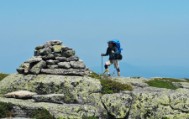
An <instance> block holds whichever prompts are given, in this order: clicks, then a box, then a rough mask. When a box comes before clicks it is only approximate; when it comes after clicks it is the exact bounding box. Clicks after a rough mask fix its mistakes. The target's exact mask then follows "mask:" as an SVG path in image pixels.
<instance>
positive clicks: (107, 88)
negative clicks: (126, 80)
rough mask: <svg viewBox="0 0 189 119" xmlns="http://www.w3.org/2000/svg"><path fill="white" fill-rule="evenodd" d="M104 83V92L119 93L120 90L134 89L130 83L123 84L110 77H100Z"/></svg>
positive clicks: (102, 83)
mask: <svg viewBox="0 0 189 119" xmlns="http://www.w3.org/2000/svg"><path fill="white" fill-rule="evenodd" d="M100 82H101V85H102V91H101V93H102V94H113V93H119V92H120V91H124V90H129V91H131V90H132V87H131V86H130V85H128V84H122V83H119V82H116V81H113V80H110V79H100Z"/></svg>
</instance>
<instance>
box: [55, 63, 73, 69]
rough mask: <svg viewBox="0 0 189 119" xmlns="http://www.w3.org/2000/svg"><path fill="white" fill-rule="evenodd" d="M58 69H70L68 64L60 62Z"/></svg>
mask: <svg viewBox="0 0 189 119" xmlns="http://www.w3.org/2000/svg"><path fill="white" fill-rule="evenodd" d="M58 67H59V68H64V69H69V68H70V67H71V65H70V63H69V62H60V63H58Z"/></svg>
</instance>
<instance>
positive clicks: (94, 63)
mask: <svg viewBox="0 0 189 119" xmlns="http://www.w3.org/2000/svg"><path fill="white" fill-rule="evenodd" d="M188 6H189V1H188V0H153V1H152V0H30V1H29V0H0V54H1V56H0V72H5V73H14V72H16V68H17V67H18V66H19V65H20V64H21V63H23V62H24V61H26V60H27V59H29V58H30V57H31V56H32V55H33V51H34V48H35V46H37V45H40V44H44V43H45V42H47V41H49V40H56V39H58V40H62V41H63V43H64V45H66V46H69V47H72V48H73V49H75V50H76V53H77V55H78V56H79V57H80V58H81V59H82V60H84V62H85V63H86V65H87V67H89V68H90V69H92V70H94V71H96V72H98V73H101V61H102V59H101V56H100V54H101V53H104V52H105V51H106V48H107V41H109V40H112V39H119V40H120V42H121V45H122V47H123V49H124V50H123V57H124V58H123V60H122V61H121V62H120V67H121V72H122V75H123V76H128V77H129V76H142V77H175V78H188V77H189V47H188V46H189V22H188V21H189V7H188ZM106 60H108V58H107V57H106V58H103V62H105V61H106ZM111 72H114V69H113V68H112V69H111Z"/></svg>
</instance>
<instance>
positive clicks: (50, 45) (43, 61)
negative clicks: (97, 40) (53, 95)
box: [17, 40, 89, 76]
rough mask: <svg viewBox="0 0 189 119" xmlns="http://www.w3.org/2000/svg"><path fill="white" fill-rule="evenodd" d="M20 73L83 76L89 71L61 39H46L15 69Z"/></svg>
mask: <svg viewBox="0 0 189 119" xmlns="http://www.w3.org/2000/svg"><path fill="white" fill-rule="evenodd" d="M17 72H18V73H20V74H52V75H74V76H84V75H87V74H88V73H89V70H88V69H87V68H86V66H85V64H84V62H83V61H82V60H80V59H79V57H78V56H76V55H75V51H74V50H73V49H72V48H69V47H66V46H63V45H62V42H61V41H58V40H54V41H48V42H47V43H45V44H44V45H41V46H37V47H36V48H35V51H34V56H33V57H32V58H30V59H29V60H27V61H25V62H24V63H23V64H21V65H20V67H19V68H18V69H17Z"/></svg>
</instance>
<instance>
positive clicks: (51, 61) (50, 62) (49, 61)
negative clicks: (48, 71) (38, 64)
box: [46, 60, 56, 65]
mask: <svg viewBox="0 0 189 119" xmlns="http://www.w3.org/2000/svg"><path fill="white" fill-rule="evenodd" d="M46 62H47V65H55V64H56V61H54V60H47V61H46Z"/></svg>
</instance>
